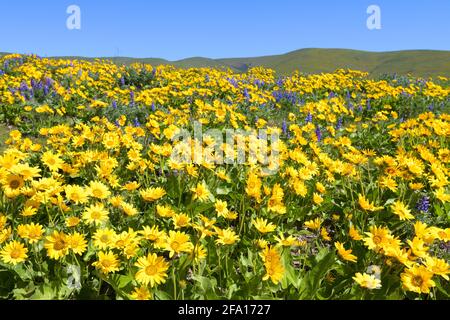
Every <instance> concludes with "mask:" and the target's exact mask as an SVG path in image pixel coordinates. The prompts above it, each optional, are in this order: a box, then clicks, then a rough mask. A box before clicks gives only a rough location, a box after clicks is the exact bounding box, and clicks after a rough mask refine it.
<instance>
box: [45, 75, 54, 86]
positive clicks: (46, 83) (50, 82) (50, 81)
mask: <svg viewBox="0 0 450 320" xmlns="http://www.w3.org/2000/svg"><path fill="white" fill-rule="evenodd" d="M45 85H46V86H48V87H51V86H52V85H53V80H52V79H51V78H48V77H47V78H45Z"/></svg>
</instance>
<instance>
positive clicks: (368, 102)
mask: <svg viewBox="0 0 450 320" xmlns="http://www.w3.org/2000/svg"><path fill="white" fill-rule="evenodd" d="M370 109H371V106H370V99H368V100H367V110H370Z"/></svg>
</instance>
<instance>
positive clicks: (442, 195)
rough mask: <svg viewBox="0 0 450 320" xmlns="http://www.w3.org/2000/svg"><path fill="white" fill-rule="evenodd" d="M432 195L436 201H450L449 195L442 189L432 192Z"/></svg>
mask: <svg viewBox="0 0 450 320" xmlns="http://www.w3.org/2000/svg"><path fill="white" fill-rule="evenodd" d="M434 195H435V196H436V198H437V199H439V200H440V201H442V202H443V203H445V202H449V201H450V194H449V193H446V192H445V189H444V188H439V189H437V190H436V191H435V192H434Z"/></svg>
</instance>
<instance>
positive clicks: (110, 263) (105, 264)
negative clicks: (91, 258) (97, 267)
mask: <svg viewBox="0 0 450 320" xmlns="http://www.w3.org/2000/svg"><path fill="white" fill-rule="evenodd" d="M102 265H103V267H105V268H108V267H110V266H111V265H112V261H111V260H103V261H102Z"/></svg>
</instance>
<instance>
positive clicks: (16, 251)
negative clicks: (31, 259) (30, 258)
mask: <svg viewBox="0 0 450 320" xmlns="http://www.w3.org/2000/svg"><path fill="white" fill-rule="evenodd" d="M18 257H20V250H19V249H14V250H13V251H11V258H13V259H17V258H18Z"/></svg>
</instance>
